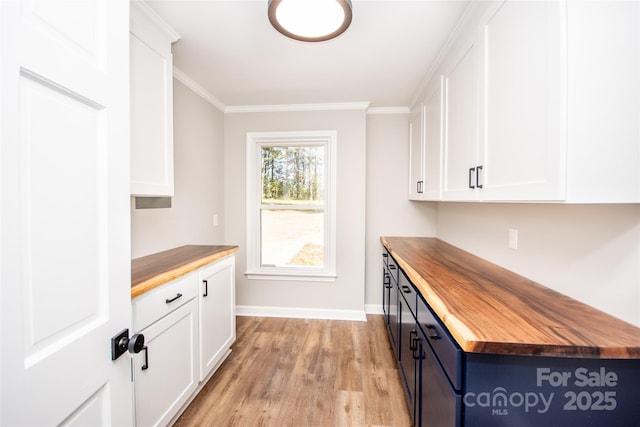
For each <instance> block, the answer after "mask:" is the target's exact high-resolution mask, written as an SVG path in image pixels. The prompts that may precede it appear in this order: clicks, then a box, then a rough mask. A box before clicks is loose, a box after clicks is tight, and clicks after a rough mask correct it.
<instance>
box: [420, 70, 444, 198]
mask: <svg viewBox="0 0 640 427" xmlns="http://www.w3.org/2000/svg"><path fill="white" fill-rule="evenodd" d="M443 80H444V78H442V77H441V78H440V82H439V83H440V84H438V85H437V86H436V89H435V90H434V91H433V92H432V93H431V95H429V96H428V97H427V99H426V100H425V102H424V159H423V162H424V174H423V175H424V188H423V194H422V199H423V200H440V198H441V197H442V194H441V188H442V186H441V182H442V134H443V100H444V97H443V91H442V87H443V85H444V83H443Z"/></svg>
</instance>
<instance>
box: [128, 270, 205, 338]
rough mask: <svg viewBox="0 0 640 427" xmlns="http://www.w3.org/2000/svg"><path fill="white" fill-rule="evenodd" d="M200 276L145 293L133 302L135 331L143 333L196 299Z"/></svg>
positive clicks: (180, 279)
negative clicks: (145, 329)
mask: <svg viewBox="0 0 640 427" xmlns="http://www.w3.org/2000/svg"><path fill="white" fill-rule="evenodd" d="M197 292H198V276H197V275H196V274H194V273H192V274H189V275H187V276H184V277H181V278H179V279H175V280H173V281H171V282H168V283H166V284H164V285H161V286H158V287H157V288H155V289H152V290H150V291H149V292H145V293H144V294H142V295H140V296H139V297H137V298H135V299H134V300H133V329H134V330H135V331H136V332H139V331H141V330H142V329H144V328H146V327H147V326H149V325H150V324H152V323H153V322H155V321H157V320H159V319H161V318H162V317H164V316H166V315H167V314H169V313H171V312H172V311H173V310H175V309H177V308H178V307H181V306H183V305H184V304H186V303H187V302H189V301H190V300H192V299H193V298H195V297H196V295H197Z"/></svg>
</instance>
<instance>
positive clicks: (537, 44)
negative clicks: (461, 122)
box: [480, 1, 566, 200]
mask: <svg viewBox="0 0 640 427" xmlns="http://www.w3.org/2000/svg"><path fill="white" fill-rule="evenodd" d="M564 8H565V4H564V2H559V1H558V2H544V1H540V2H535V1H524V2H523V1H505V2H503V3H502V4H501V5H500V6H499V7H498V9H497V10H495V11H494V10H491V11H490V12H489V16H488V19H487V20H486V22H485V24H484V26H483V28H482V33H483V37H481V41H480V44H481V46H482V50H483V52H484V55H483V61H484V63H483V67H481V70H482V71H481V82H482V83H483V88H482V91H481V100H482V101H483V102H482V106H483V108H482V112H481V117H482V118H483V119H484V120H483V121H482V124H481V126H480V128H481V134H482V136H483V139H482V140H481V147H482V152H481V157H480V158H481V161H480V164H481V165H482V167H483V169H482V172H481V176H480V182H481V185H482V186H483V188H482V190H481V192H480V198H481V199H483V200H562V199H564V197H565V176H566V174H565V163H566V162H565V153H566V138H565V134H564V121H565V111H566V108H565V106H566V102H565V99H566V90H565V89H564V87H563V85H564V83H563V82H564V79H563V78H562V76H563V72H564V71H565V70H566V67H565V66H564V64H565V61H566V60H565V58H566V53H565V50H566V43H564V33H563V31H562V26H563V23H564V18H565V10H564ZM483 73H484V75H483Z"/></svg>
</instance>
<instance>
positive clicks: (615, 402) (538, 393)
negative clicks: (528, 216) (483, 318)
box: [434, 354, 640, 427]
mask: <svg viewBox="0 0 640 427" xmlns="http://www.w3.org/2000/svg"><path fill="white" fill-rule="evenodd" d="M639 386H640V361H639V360H632V359H625V360H616V359H613V360H612V359H583V358H561V357H537V356H506V355H484V354H467V357H466V376H465V393H464V395H463V410H464V420H465V423H464V425H465V426H473V427H489V426H491V427H494V426H495V427H500V426H505V427H507V426H508V427H511V426H523V427H527V426H532V427H533V426H545V427H546V426H549V427H553V426H558V427H564V426H581V427H584V426H607V427H614V426H638V425H640V393H639V391H638V387H639ZM434 425H435V424H434Z"/></svg>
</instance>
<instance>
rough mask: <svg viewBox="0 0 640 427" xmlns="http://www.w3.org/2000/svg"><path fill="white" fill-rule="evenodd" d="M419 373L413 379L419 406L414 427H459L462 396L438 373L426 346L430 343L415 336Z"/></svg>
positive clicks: (436, 365) (435, 360)
mask: <svg viewBox="0 0 640 427" xmlns="http://www.w3.org/2000/svg"><path fill="white" fill-rule="evenodd" d="M419 338H420V339H419V346H418V350H419V352H420V355H421V358H420V370H419V375H418V377H417V380H416V381H417V387H418V390H419V396H420V397H419V399H420V401H419V402H416V420H415V422H414V425H416V426H420V427H428V426H443V427H444V426H446V427H457V426H460V423H461V421H462V420H461V418H462V415H461V414H462V396H461V393H458V392H456V391H455V390H454V389H453V388H452V387H451V384H450V383H449V380H448V379H447V374H445V372H444V371H443V370H442V367H441V366H440V363H438V360H437V358H436V356H435V354H434V353H433V349H432V347H431V346H430V345H429V344H427V342H428V341H430V339H429V338H428V337H427V336H425V334H424V333H422V331H421V332H419Z"/></svg>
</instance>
